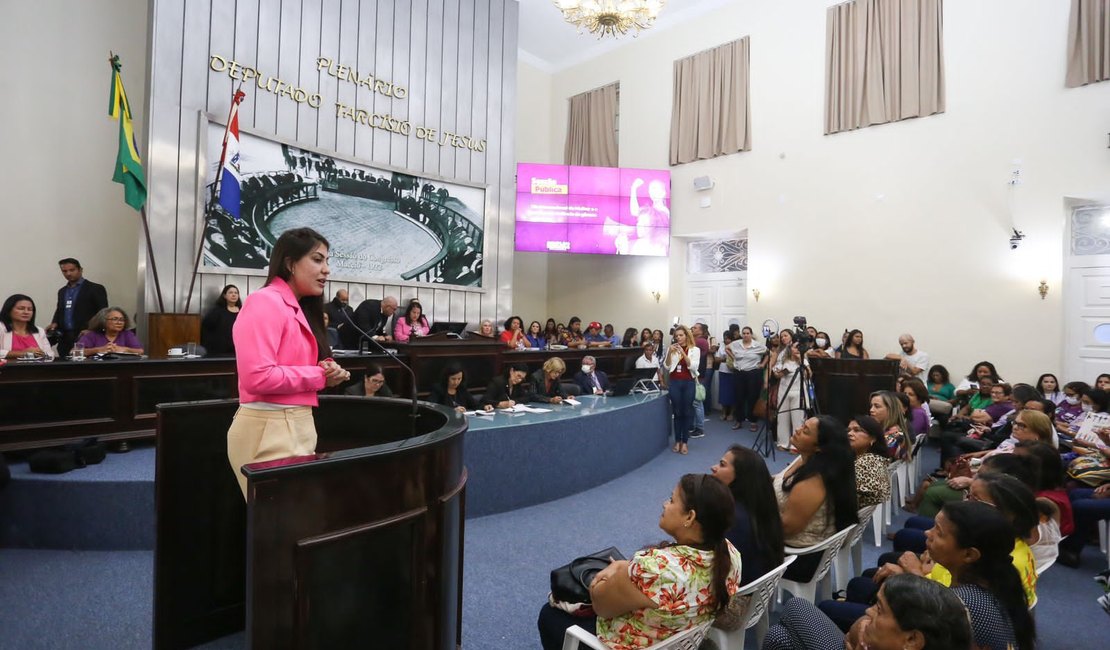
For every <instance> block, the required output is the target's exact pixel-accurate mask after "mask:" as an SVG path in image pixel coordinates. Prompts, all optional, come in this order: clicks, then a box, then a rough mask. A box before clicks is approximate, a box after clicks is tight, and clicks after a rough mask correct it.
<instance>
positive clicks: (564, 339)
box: [559, 316, 586, 348]
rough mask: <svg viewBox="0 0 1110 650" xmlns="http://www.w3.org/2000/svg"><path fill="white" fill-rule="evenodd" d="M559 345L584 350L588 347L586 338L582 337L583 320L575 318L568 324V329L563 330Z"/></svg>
mask: <svg viewBox="0 0 1110 650" xmlns="http://www.w3.org/2000/svg"><path fill="white" fill-rule="evenodd" d="M559 343H561V344H563V345H565V346H567V347H568V348H584V347H586V338H585V337H584V336H583V335H582V319H581V318H579V317H577V316H574V317H572V318H571V319H570V321H569V322H568V323H567V328H566V329H565V330H563V333H562V336H561V337H560V339H559Z"/></svg>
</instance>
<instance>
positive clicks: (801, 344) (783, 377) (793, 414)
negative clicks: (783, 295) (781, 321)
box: [771, 316, 812, 452]
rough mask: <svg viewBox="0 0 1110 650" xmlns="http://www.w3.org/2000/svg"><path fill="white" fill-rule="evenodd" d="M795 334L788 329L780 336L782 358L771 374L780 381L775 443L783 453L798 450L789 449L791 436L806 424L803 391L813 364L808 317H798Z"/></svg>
mask: <svg viewBox="0 0 1110 650" xmlns="http://www.w3.org/2000/svg"><path fill="white" fill-rule="evenodd" d="M794 327H795V328H796V329H795V331H793V332H791V331H790V330H788V329H784V330H783V331H782V332H780V333H779V341H780V343H781V345H780V348H779V352H778V355H777V356H776V357H775V359H774V363H773V365H772V366H771V374H772V375H773V376H774V377H775V378H777V379H778V380H779V391H778V403H777V404H776V405H775V408H776V412H777V413H778V423H777V425H776V431H775V440H776V447H777V448H778V449H780V450H782V451H791V452H793V451H795V450H794V449H793V448H792V447H787V445H786V444H784V443H783V441H784V440H785V441H787V443H789V440H790V434H791V433H793V432H794V431H795V430H796V429H798V428H799V427H801V426H802V424H804V423H805V421H806V408H805V406H804V405H803V400H804V397H803V391H804V390H805V384H806V379H807V378H808V374H809V362H808V361H807V360H806V358H805V352H806V348H808V347H809V344H810V343H812V340H811V339H810V337H809V334H808V333H807V332H806V330H805V327H806V319H805V317H804V316H797V317H795V318H794Z"/></svg>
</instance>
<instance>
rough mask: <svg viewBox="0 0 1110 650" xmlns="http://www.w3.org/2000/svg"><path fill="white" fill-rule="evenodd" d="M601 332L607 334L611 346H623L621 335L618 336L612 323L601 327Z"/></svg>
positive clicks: (606, 337)
mask: <svg viewBox="0 0 1110 650" xmlns="http://www.w3.org/2000/svg"><path fill="white" fill-rule="evenodd" d="M601 332H602V334H603V335H604V336H605V339H606V340H607V341H609V347H611V348H619V347H620V346H621V337H619V336H617V333H616V330H614V329H613V324H612V323H605V327H603V328H601ZM633 332H635V330H633Z"/></svg>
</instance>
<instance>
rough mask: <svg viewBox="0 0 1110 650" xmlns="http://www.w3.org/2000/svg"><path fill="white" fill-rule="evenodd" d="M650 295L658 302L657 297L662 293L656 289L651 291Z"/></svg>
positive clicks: (661, 295)
mask: <svg viewBox="0 0 1110 650" xmlns="http://www.w3.org/2000/svg"><path fill="white" fill-rule="evenodd" d="M651 296H652V297H653V298H655V302H659V299H660V298H661V297H663V294H661V293H659V292H658V291H652V292H651Z"/></svg>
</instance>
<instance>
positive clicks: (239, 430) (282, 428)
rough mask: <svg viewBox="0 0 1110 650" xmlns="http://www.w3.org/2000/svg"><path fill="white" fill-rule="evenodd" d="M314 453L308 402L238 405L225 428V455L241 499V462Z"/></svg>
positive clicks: (244, 482)
mask: <svg viewBox="0 0 1110 650" xmlns="http://www.w3.org/2000/svg"><path fill="white" fill-rule="evenodd" d="M314 453H316V424H315V422H313V420H312V408H311V407H308V406H298V407H291V408H287V409H281V410H273V411H264V410H261V409H252V408H243V407H242V406H240V407H239V410H237V411H236V412H235V419H233V420H232V421H231V428H230V429H228V430H227V459H228V460H229V461H230V462H231V471H233V472H235V479H236V480H237V481H239V489H240V490H242V491H243V498H244V499H246V498H247V477H246V476H243V472H242V471H241V468H242V467H243V465H248V464H250V463H261V462H264V461H267V460H277V459H279V458H289V457H290V456H307V455H309V454H314Z"/></svg>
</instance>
